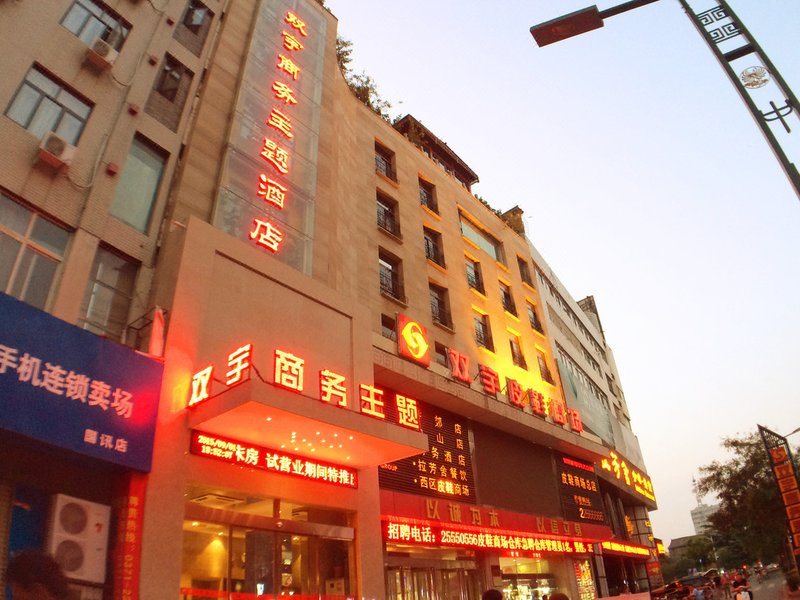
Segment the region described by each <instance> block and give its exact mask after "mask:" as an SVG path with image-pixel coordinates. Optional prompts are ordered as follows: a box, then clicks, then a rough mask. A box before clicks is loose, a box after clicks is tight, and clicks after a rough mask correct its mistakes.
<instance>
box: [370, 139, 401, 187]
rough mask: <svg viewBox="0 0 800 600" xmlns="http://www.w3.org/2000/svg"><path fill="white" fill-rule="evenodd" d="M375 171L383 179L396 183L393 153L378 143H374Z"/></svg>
mask: <svg viewBox="0 0 800 600" xmlns="http://www.w3.org/2000/svg"><path fill="white" fill-rule="evenodd" d="M375 170H376V171H377V172H378V173H380V174H381V175H383V176H384V177H387V178H388V179H391V180H392V181H395V182H396V181H397V175H396V173H395V170H394V152H392V151H391V150H389V149H388V148H386V147H385V146H383V145H381V144H379V143H378V142H375Z"/></svg>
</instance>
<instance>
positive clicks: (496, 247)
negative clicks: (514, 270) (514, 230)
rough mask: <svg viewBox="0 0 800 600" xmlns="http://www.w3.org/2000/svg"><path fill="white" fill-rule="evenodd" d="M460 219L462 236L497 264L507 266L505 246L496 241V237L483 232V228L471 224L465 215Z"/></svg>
mask: <svg viewBox="0 0 800 600" xmlns="http://www.w3.org/2000/svg"><path fill="white" fill-rule="evenodd" d="M460 217H461V235H463V236H464V237H465V238H467V239H468V240H469V241H470V242H472V243H473V244H475V245H476V246H477V247H478V248H480V249H481V250H483V251H484V252H486V253H487V254H488V255H489V256H491V257H492V258H493V259H495V260H496V261H497V262H499V263H501V264H505V263H506V260H505V256H504V254H503V245H502V244H501V243H500V242H499V241H498V240H497V239H495V238H494V236H492V235H491V234H489V233H487V232H486V231H483V230H482V229H481V227H479V226H478V225H476V224H475V223H473V222H471V221H470V220H469V219H467V218H466V217H465V216H464V215H460Z"/></svg>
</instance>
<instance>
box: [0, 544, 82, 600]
mask: <svg viewBox="0 0 800 600" xmlns="http://www.w3.org/2000/svg"><path fill="white" fill-rule="evenodd" d="M6 582H7V583H8V585H9V586H10V587H11V598H12V600H71V599H72V598H73V595H72V590H70V587H69V583H68V582H67V578H66V577H65V576H64V572H63V571H62V570H61V567H60V566H59V564H58V563H57V562H56V560H55V559H54V558H53V557H52V556H50V555H49V554H45V553H43V552H39V551H38V550H22V551H20V552H18V553H16V554H15V555H14V556H13V557H12V558H11V560H10V561H9V562H8V569H7V570H6Z"/></svg>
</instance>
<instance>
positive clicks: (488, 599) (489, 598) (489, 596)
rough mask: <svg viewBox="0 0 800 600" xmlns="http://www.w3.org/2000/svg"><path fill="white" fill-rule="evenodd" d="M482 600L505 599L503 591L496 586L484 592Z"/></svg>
mask: <svg viewBox="0 0 800 600" xmlns="http://www.w3.org/2000/svg"><path fill="white" fill-rule="evenodd" d="M481 600H503V592H501V591H500V590H496V589H494V588H490V589H488V590H486V591H485V592H483V595H482V596H481Z"/></svg>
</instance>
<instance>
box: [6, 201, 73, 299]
mask: <svg viewBox="0 0 800 600" xmlns="http://www.w3.org/2000/svg"><path fill="white" fill-rule="evenodd" d="M68 241H69V232H68V231H67V230H66V229H64V228H63V227H59V226H58V225H56V224H55V223H52V222H50V221H48V220H47V219H45V218H43V217H42V216H41V215H40V214H39V213H36V212H34V211H32V210H30V209H28V208H26V207H24V206H22V205H21V204H18V203H17V202H15V201H14V200H12V199H11V198H9V197H8V196H6V195H5V194H2V193H0V291H4V292H5V293H7V294H9V295H10V296H14V297H15V298H17V299H19V300H22V301H23V302H27V303H28V304H30V305H31V306H35V307H36V308H41V309H43V310H44V309H45V308H47V304H48V300H49V299H50V295H51V291H52V289H53V284H54V283H55V281H56V279H57V275H58V271H59V267H60V266H61V261H62V260H63V258H64V253H65V251H66V248H67V242H68Z"/></svg>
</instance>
